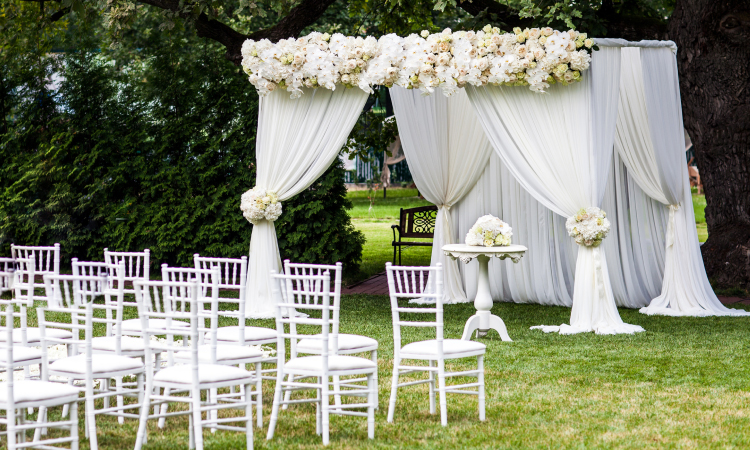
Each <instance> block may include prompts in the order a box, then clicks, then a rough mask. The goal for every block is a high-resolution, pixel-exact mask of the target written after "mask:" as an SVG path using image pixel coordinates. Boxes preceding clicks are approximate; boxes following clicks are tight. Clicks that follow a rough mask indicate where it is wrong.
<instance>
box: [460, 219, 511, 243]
mask: <svg viewBox="0 0 750 450" xmlns="http://www.w3.org/2000/svg"><path fill="white" fill-rule="evenodd" d="M511 236H513V228H511V227H510V225H508V224H507V223H505V222H503V221H502V220H500V219H498V218H497V217H495V216H492V215H486V216H482V217H480V218H479V219H477V221H476V223H475V224H474V226H473V227H471V229H470V230H469V233H468V234H467V235H466V245H475V246H484V247H504V246H507V245H510V238H511Z"/></svg>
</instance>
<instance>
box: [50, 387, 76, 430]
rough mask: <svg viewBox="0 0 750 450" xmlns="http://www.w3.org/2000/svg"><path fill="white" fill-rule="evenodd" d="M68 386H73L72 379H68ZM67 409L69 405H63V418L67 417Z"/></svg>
mask: <svg viewBox="0 0 750 450" xmlns="http://www.w3.org/2000/svg"><path fill="white" fill-rule="evenodd" d="M43 381H49V380H43ZM68 386H73V380H68ZM69 410H70V405H63V410H62V417H63V419H64V418H66V417H68V411H69ZM45 434H46V433H45Z"/></svg>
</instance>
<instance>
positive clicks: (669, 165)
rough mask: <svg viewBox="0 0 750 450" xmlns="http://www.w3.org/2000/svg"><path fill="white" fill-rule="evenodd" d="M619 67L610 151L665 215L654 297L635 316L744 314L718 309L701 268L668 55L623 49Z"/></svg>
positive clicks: (653, 50)
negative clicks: (663, 245) (662, 252)
mask: <svg viewBox="0 0 750 450" xmlns="http://www.w3.org/2000/svg"><path fill="white" fill-rule="evenodd" d="M622 68H623V72H622V77H621V90H620V108H619V109H620V111H619V115H618V120H617V132H616V138H615V148H616V150H617V152H618V153H619V154H620V155H621V157H622V160H623V162H624V164H625V165H626V166H627V167H628V171H629V173H630V174H631V175H632V176H633V178H634V179H635V181H636V182H637V183H638V185H639V186H640V187H641V188H642V189H643V191H645V192H646V193H647V194H648V195H649V196H650V197H651V198H653V199H654V200H656V201H658V202H660V203H662V204H664V205H665V208H667V209H668V211H669V224H668V227H667V235H666V239H665V240H666V263H665V269H664V280H663V285H662V290H661V294H660V295H659V296H655V297H656V298H654V299H653V300H652V301H651V303H650V304H649V305H648V306H646V307H644V308H642V309H641V312H643V313H645V314H660V315H672V316H705V315H730V314H734V315H745V314H747V312H745V311H742V310H735V309H729V308H726V307H725V306H724V305H722V304H721V302H719V299H718V298H716V295H715V294H714V292H713V289H712V288H711V285H710V284H709V282H708V278H707V276H706V271H705V268H704V266H703V259H702V257H701V252H700V244H699V242H698V235H697V232H696V228H695V215H694V212H693V203H692V194H691V192H690V184H689V181H688V173H687V164H686V163H685V139H684V134H683V126H682V108H681V104H680V91H679V81H678V75H677V62H676V60H675V56H674V53H673V52H672V49H670V48H664V47H655V48H653V47H652V48H638V47H632V48H623V49H622Z"/></svg>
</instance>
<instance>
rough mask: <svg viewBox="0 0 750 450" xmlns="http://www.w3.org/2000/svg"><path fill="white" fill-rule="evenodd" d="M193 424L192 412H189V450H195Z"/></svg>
mask: <svg viewBox="0 0 750 450" xmlns="http://www.w3.org/2000/svg"><path fill="white" fill-rule="evenodd" d="M190 408H191V409H192V408H193V406H192V405H190ZM193 422H195V419H194V418H193V412H192V411H190V414H188V430H189V431H188V448H189V449H190V450H195V426H194V425H193Z"/></svg>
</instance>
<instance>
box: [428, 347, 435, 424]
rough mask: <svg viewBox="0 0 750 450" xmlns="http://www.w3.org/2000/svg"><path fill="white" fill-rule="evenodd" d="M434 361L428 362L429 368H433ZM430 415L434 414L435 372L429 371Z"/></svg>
mask: <svg viewBox="0 0 750 450" xmlns="http://www.w3.org/2000/svg"><path fill="white" fill-rule="evenodd" d="M433 362H434V361H432V360H430V361H429V363H430V367H435V364H433ZM429 373H430V414H435V371H434V370H430V372H429Z"/></svg>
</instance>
